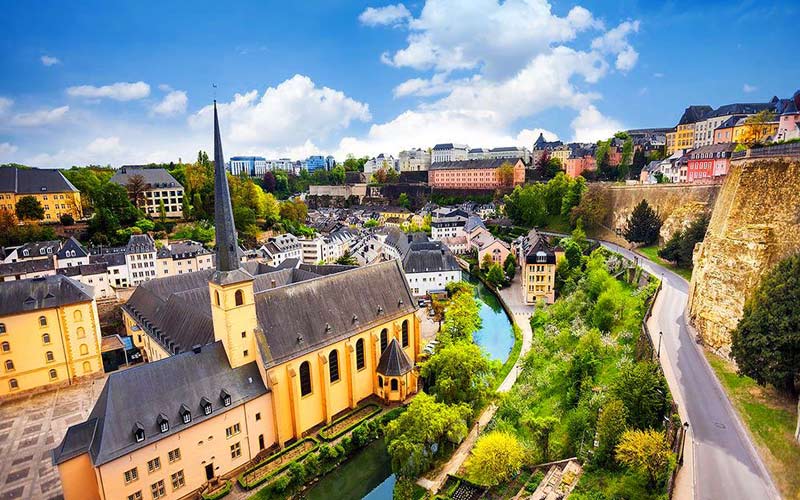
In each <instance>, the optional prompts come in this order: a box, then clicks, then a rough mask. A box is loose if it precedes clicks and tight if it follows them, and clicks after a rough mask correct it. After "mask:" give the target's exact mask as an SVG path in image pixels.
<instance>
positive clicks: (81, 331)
mask: <svg viewBox="0 0 800 500" xmlns="http://www.w3.org/2000/svg"><path fill="white" fill-rule="evenodd" d="M77 334H78V338H79V339H82V338H86V330H84V329H83V327H82V326H79V327H78V330H77Z"/></svg>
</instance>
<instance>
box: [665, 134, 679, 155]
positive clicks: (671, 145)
mask: <svg viewBox="0 0 800 500" xmlns="http://www.w3.org/2000/svg"><path fill="white" fill-rule="evenodd" d="M677 135H678V132H677V131H675V130H673V131H672V132H667V139H666V146H667V156H671V155H672V153H674V152H675V136H677Z"/></svg>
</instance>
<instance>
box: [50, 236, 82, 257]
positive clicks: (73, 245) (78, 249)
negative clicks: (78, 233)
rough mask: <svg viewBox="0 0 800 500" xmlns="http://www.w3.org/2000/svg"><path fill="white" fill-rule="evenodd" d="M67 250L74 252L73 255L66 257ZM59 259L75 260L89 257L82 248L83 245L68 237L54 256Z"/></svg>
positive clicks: (72, 237)
mask: <svg viewBox="0 0 800 500" xmlns="http://www.w3.org/2000/svg"><path fill="white" fill-rule="evenodd" d="M67 250H74V251H75V255H74V256H71V257H67ZM56 255H57V256H58V258H59V259H75V258H78V257H86V256H88V255H89V252H87V251H86V249H85V248H84V247H83V245H81V244H80V242H78V240H76V239H75V237H74V236H70V237H69V239H68V240H67V241H65V242H64V245H63V246H62V247H61V249H60V250H59V251H58V253H57V254H56Z"/></svg>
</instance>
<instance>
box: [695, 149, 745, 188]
mask: <svg viewBox="0 0 800 500" xmlns="http://www.w3.org/2000/svg"><path fill="white" fill-rule="evenodd" d="M735 147H736V144H733V143H724V144H712V145H710V146H703V147H700V148H697V149H695V150H693V151H691V152H690V153H689V160H688V162H687V168H686V181H687V182H696V181H698V180H700V179H713V178H720V177H722V176H724V175H727V174H728V169H729V168H730V165H731V153H732V152H733V149H734V148H735Z"/></svg>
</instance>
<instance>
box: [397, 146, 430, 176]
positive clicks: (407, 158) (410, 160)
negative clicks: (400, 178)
mask: <svg viewBox="0 0 800 500" xmlns="http://www.w3.org/2000/svg"><path fill="white" fill-rule="evenodd" d="M398 163H399V165H400V171H401V172H426V171H427V170H428V168H430V166H431V152H430V151H428V150H425V149H420V148H417V149H408V150H404V151H400V155H399V158H398Z"/></svg>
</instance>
